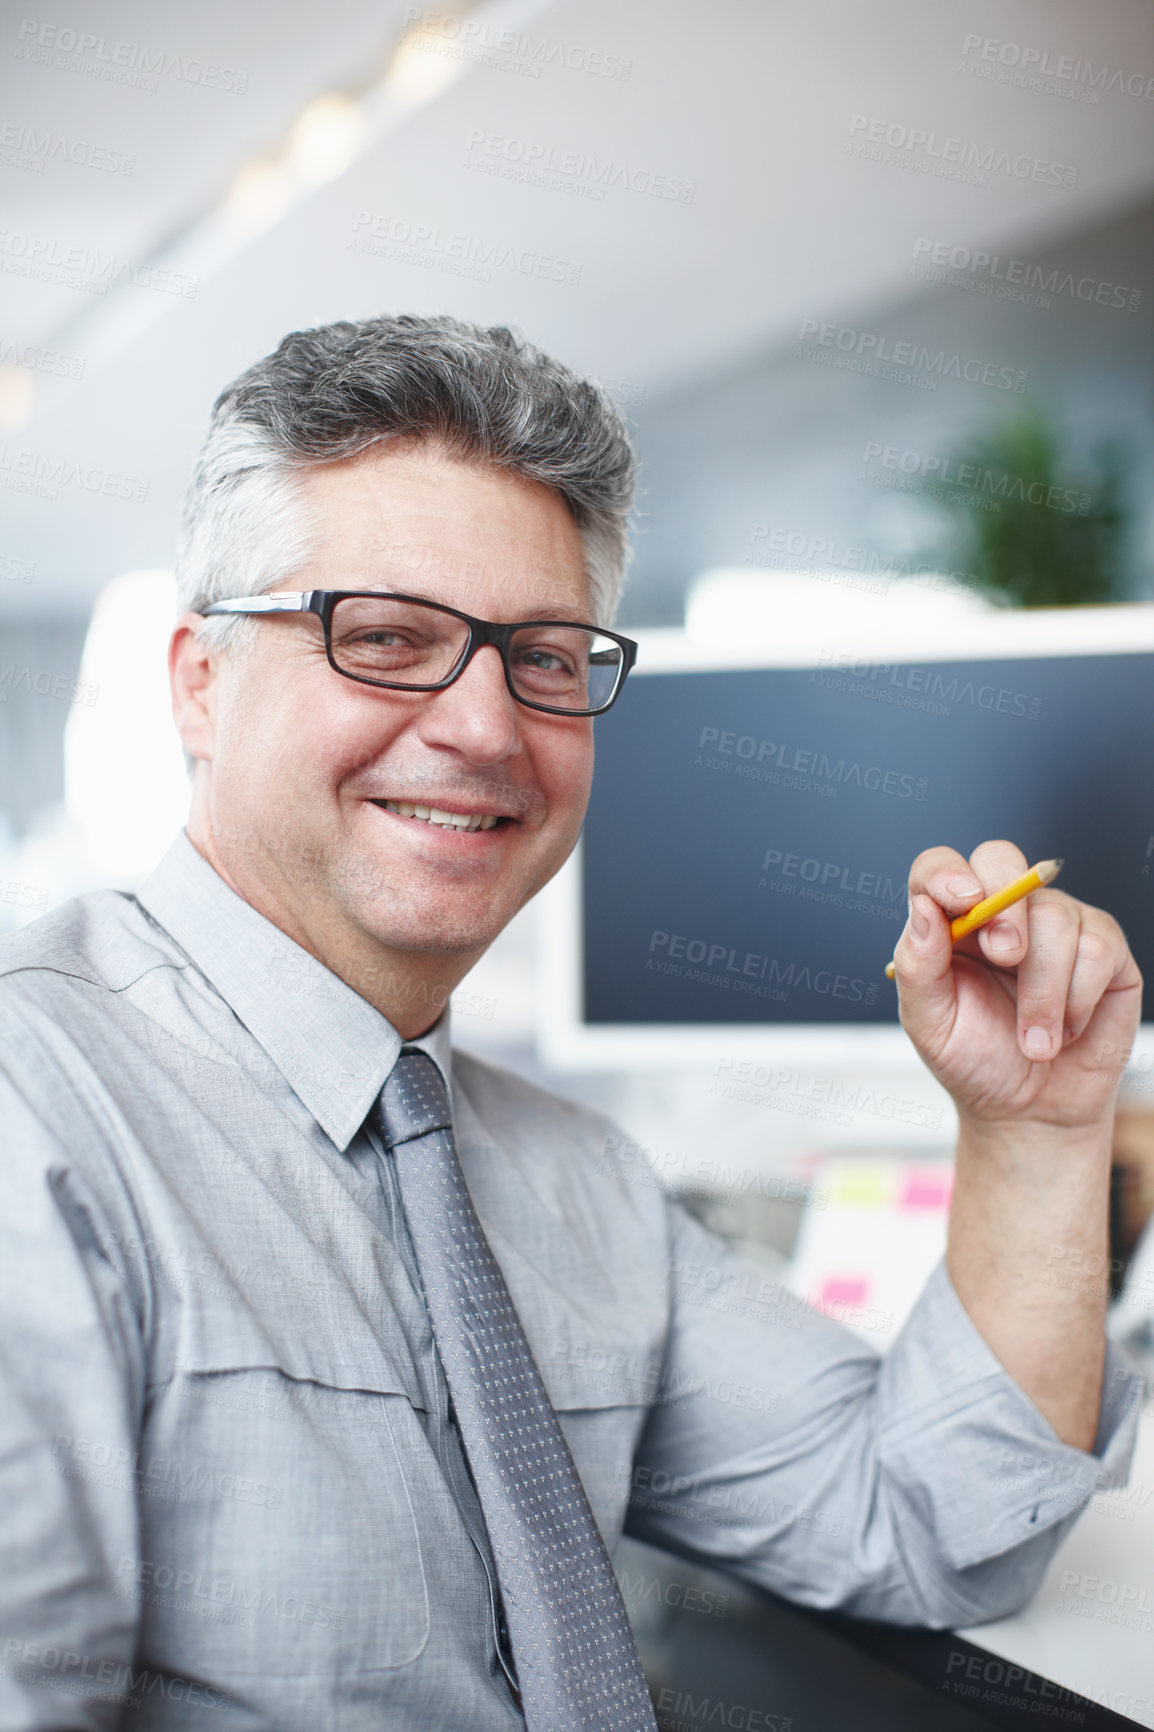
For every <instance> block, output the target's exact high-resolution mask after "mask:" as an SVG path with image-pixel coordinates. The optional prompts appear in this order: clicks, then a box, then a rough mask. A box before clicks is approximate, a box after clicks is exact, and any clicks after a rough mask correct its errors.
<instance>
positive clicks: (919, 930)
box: [910, 897, 930, 940]
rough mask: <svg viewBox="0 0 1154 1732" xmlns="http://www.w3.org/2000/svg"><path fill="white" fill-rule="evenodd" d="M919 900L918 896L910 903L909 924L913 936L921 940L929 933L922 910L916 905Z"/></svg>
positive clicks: (928, 926) (927, 923)
mask: <svg viewBox="0 0 1154 1732" xmlns="http://www.w3.org/2000/svg"><path fill="white" fill-rule="evenodd" d="M919 901H920V898H919V897H915V898H914V900H913V901H912V902H911V903H910V926H911V928H912V930H913V935H914V937H915V938H917V939H919V940H923V939H926V938H928V937H929V935H930V923H929V920H928V918H927V916H926V914H925V913H924V911H923V910H922V909H921V908H919V907H918V902H919Z"/></svg>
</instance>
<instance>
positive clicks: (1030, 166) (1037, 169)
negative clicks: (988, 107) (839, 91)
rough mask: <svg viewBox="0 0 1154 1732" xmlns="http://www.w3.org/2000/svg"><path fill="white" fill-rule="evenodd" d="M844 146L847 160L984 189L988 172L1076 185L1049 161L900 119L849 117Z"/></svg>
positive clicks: (1063, 167) (1072, 175) (1073, 174)
mask: <svg viewBox="0 0 1154 1732" xmlns="http://www.w3.org/2000/svg"><path fill="white" fill-rule="evenodd" d="M845 148H846V151H847V152H848V153H849V154H850V155H851V156H859V157H862V158H864V159H865V160H866V161H867V162H881V163H885V164H887V165H888V166H890V167H893V168H912V169H915V170H917V171H918V172H920V173H923V174H938V175H943V176H944V177H945V178H947V179H951V180H963V181H967V182H968V183H971V184H973V185H976V186H985V184H986V178H985V177H986V175H987V174H1008V175H1011V176H1012V177H1013V179H1014V180H1032V181H1037V182H1038V183H1039V184H1040V185H1042V186H1061V187H1065V188H1067V189H1069V188H1071V187H1073V186H1075V185H1077V181H1078V170H1077V169H1076V168H1070V167H1069V166H1068V165H1067V164H1065V163H1060V162H1051V161H1050V160H1049V158H1048V157H1042V156H1031V155H1030V153H1029V152H1028V151H1010V150H1006V149H1004V148H1002V149H999V147H998V146H997V145H993V144H987V145H981V144H976V143H975V142H974V140H973V139H970V138H955V137H953V135H952V134H945V133H938V132H928V131H927V130H926V128H925V127H923V126H907V125H906V124H905V123H904V122H903V121H898V120H871V119H870V117H869V116H868V115H865V114H855V115H852V116H851V118H850V123H849V140H848V142H847V144H846V147H845ZM895 153H896V154H895Z"/></svg>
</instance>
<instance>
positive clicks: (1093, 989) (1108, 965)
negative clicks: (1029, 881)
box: [1064, 897, 1130, 1044]
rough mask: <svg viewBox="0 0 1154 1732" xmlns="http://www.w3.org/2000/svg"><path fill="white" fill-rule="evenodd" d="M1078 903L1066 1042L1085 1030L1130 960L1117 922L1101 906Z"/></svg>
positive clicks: (1068, 995)
mask: <svg viewBox="0 0 1154 1732" xmlns="http://www.w3.org/2000/svg"><path fill="white" fill-rule="evenodd" d="M1070 900H1071V901H1073V900H1074V899H1073V898H1072V897H1071V898H1070ZM1076 906H1077V908H1078V910H1079V915H1080V921H1079V932H1078V949H1077V953H1076V955H1075V957H1074V968H1073V972H1072V974H1071V976H1070V985H1069V988H1068V990H1067V992H1066V1016H1065V1032H1064V1040H1065V1042H1066V1043H1067V1044H1068V1043H1069V1042H1070V1041H1072V1040H1077V1039H1078V1037H1079V1035H1080V1034H1082V1032H1083V1031H1084V1030H1085V1028H1086V1025H1087V1023H1088V1022H1089V1021H1090V1018H1091V1017H1092V1016H1093V1014H1094V1012H1095V1010H1097V1008H1098V1004H1099V1002H1100V1000H1101V998H1102V995H1103V993H1104V992H1105V991H1106V989H1107V988H1108V987H1109V986H1110V985H1111V984H1112V982H1113V981H1114V979H1115V977H1116V976H1117V975H1118V974H1119V973H1120V971H1121V970H1122V969H1123V968H1124V967H1125V965H1126V964H1127V963H1128V962H1129V960H1130V951H1129V947H1128V945H1127V943H1126V937H1125V934H1124V933H1123V931H1122V928H1121V927H1120V926H1119V925H1118V922H1117V921H1116V920H1113V919H1111V917H1110V915H1109V914H1104V913H1103V912H1102V910H1101V909H1100V908H1090V907H1088V906H1087V904H1086V903H1084V902H1079V903H1077V904H1076Z"/></svg>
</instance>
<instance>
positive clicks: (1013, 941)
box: [986, 920, 1037, 1034]
mask: <svg viewBox="0 0 1154 1732" xmlns="http://www.w3.org/2000/svg"><path fill="white" fill-rule="evenodd" d="M986 943H987V944H988V945H989V947H990V949H991V950H1017V948H1018V933H1017V928H1016V927H1014V926H1011V925H1010V922H1009V921H1008V920H995V921H994V924H993V925H992V926H991V927H990V930H989V936H988V937H987V939H986ZM1033 1032H1034V1033H1035V1034H1036V1033H1037V1030H1036V1029H1035V1030H1033Z"/></svg>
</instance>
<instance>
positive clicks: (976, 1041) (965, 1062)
mask: <svg viewBox="0 0 1154 1732" xmlns="http://www.w3.org/2000/svg"><path fill="white" fill-rule="evenodd" d="M1029 866H1030V862H1029V861H1028V860H1027V859H1026V857H1025V855H1024V854H1023V853H1022V852H1021V850H1020V849H1018V848H1015V847H1014V845H1013V843H1011V842H983V843H982V844H981V846H980V847H978V848H975V850H974V852H973V854H972V855H971V856H970V859H969V860H968V861H967V860H966V859H965V858H964V857H963V856H962V855H961V854H958V853H956V852H955V851H954V849H952V848H927V849H926V851H925V852H924V853H922V854H919V855H918V857H917V859H916V860H915V861H914V864H913V867H912V868H911V871H910V881H909V894H910V918H909V920H908V922H907V924H906V928H905V931H904V932H903V933H902V936H901V938H900V940H899V941H898V946H897V949H896V951H895V953H894V967H895V973H896V976H897V984H898V992H899V994H900V998H899V1004H900V1014H901V1021H902V1027H903V1028H904V1029H905V1031H906V1033H907V1034H908V1035H909V1037H910V1039H911V1040H912V1041H913V1043H914V1046H915V1047H916V1048H917V1050H918V1052H919V1054H920V1055H921V1057H922V1059H923V1060H924V1062H925V1063H926V1065H927V1066H928V1067H929V1069H930V1070H931V1071H932V1072H933V1074H934V1076H936V1077H937V1079H938V1081H939V1082H940V1083H941V1084H942V1086H943V1088H945V1089H947V1090H948V1091H949V1093H950V1094H951V1095H952V1096H953V1098H954V1102H955V1104H956V1106H957V1109H958V1113H959V1115H960V1116H961V1117H962V1118H963V1120H966V1119H969V1120H971V1121H973V1122H974V1124H975V1128H976V1127H977V1126H979V1125H983V1124H984V1125H991V1126H992V1125H994V1124H999V1123H1000V1124H1006V1123H1007V1122H1017V1123H1026V1122H1033V1123H1038V1124H1045V1125H1050V1126H1052V1127H1054V1128H1055V1129H1059V1128H1068V1129H1074V1128H1076V1127H1087V1126H1090V1125H1094V1124H1100V1123H1102V1122H1103V1121H1104V1120H1108V1119H1109V1117H1110V1115H1111V1113H1112V1111H1113V1099H1114V1090H1115V1087H1116V1085H1117V1081H1118V1076H1119V1072H1120V1061H1122V1060H1124V1058H1125V1056H1126V1054H1128V1053H1129V1051H1130V1047H1131V1044H1132V1043H1133V1040H1134V1035H1135V1032H1136V1031H1137V1027H1138V1019H1139V1016H1140V1013H1141V1000H1142V977H1141V975H1140V974H1139V972H1138V966H1137V964H1136V963H1135V961H1134V958H1133V957H1132V956H1131V954H1130V951H1129V948H1128V946H1127V944H1126V939H1125V937H1124V935H1123V932H1122V929H1121V927H1120V926H1119V925H1118V922H1117V921H1116V920H1114V919H1112V918H1111V916H1110V915H1109V914H1104V913H1103V912H1102V910H1101V909H1099V908H1091V907H1089V906H1088V905H1087V904H1086V903H1084V902H1079V901H1077V899H1076V898H1075V897H1073V896H1067V895H1065V894H1064V892H1063V891H1061V890H1058V889H1056V888H1053V887H1047V888H1045V889H1042V890H1035V891H1034V892H1033V894H1032V895H1030V896H1027V897H1026V898H1024V900H1023V901H1021V902H1018V903H1015V905H1014V906H1013V907H1012V908H1007V909H1006V910H1005V911H1004V912H1003V913H1002V914H999V915H997V916H996V917H995V919H994V920H992V921H991V922H990V924H989V925H988V926H983V927H980V928H979V929H978V931H977V932H972V933H971V934H970V935H969V937H968V938H963V939H962V940H961V942H960V944H958V946H957V947H956V948H954V947H953V946H952V944H951V940H950V921H951V920H954V919H956V918H957V916H958V915H959V914H965V913H966V912H967V911H968V910H969V909H971V908H972V907H973V906H974V904H975V903H977V902H980V901H981V900H982V899H983V897H986V896H991V895H992V894H993V893H994V891H995V890H1000V889H1001V888H1002V887H1003V885H1006V884H1009V883H1010V882H1011V881H1012V880H1013V879H1015V878H1020V877H1021V875H1022V873H1023V872H1025V871H1027V870H1028V869H1029Z"/></svg>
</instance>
